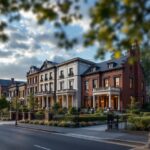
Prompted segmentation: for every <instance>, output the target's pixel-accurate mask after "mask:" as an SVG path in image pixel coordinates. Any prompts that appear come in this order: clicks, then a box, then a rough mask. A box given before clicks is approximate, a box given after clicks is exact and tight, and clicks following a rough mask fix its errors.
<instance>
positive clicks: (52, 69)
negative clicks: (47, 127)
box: [0, 45, 146, 110]
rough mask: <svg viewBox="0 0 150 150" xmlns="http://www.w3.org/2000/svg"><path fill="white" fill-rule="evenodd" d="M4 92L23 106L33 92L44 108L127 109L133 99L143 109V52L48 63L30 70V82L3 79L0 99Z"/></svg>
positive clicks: (136, 48) (133, 48)
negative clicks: (106, 59) (114, 57)
mask: <svg viewBox="0 0 150 150" xmlns="http://www.w3.org/2000/svg"><path fill="white" fill-rule="evenodd" d="M130 57H132V58H133V57H134V58H135V59H136V61H135V63H134V64H132V65H131V64H129V63H128V60H129V59H130ZM4 83H5V84H4ZM6 83H7V84H6ZM2 85H3V86H2ZM2 93H3V95H4V96H6V97H8V99H9V100H13V99H15V98H16V96H17V97H18V98H19V100H20V101H21V102H22V103H23V104H27V99H28V97H29V96H30V94H31V93H32V94H33V95H34V98H35V101H36V103H37V104H38V107H39V108H42V109H49V108H51V107H52V106H53V105H54V103H55V102H58V103H59V105H60V106H61V107H66V108H69V107H76V108H99V107H100V108H108V107H111V108H112V109H115V110H124V109H126V108H127V107H128V106H129V104H130V103H131V99H132V97H134V98H135V99H136V100H137V101H138V102H139V104H141V106H142V104H144V103H145V100H146V89H145V81H144V73H143V69H142V66H141V62H140V51H139V49H138V46H137V45H136V46H134V47H132V49H131V50H130V51H129V52H128V54H127V55H126V56H123V57H121V58H119V59H112V60H109V61H104V62H101V63H95V62H92V61H88V60H85V59H82V58H74V59H71V60H68V61H65V62H62V63H56V62H52V61H48V60H46V61H44V62H43V64H42V66H41V67H40V68H38V67H36V66H31V67H30V69H29V71H28V72H27V83H25V82H22V81H14V79H12V80H9V81H7V82H6V81H3V80H0V96H1V95H2Z"/></svg>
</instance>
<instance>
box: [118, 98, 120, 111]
mask: <svg viewBox="0 0 150 150" xmlns="http://www.w3.org/2000/svg"><path fill="white" fill-rule="evenodd" d="M118 110H120V95H118Z"/></svg>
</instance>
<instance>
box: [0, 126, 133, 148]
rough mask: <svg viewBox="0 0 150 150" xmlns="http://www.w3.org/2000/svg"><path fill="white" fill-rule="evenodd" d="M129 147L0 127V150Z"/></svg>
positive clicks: (50, 133)
mask: <svg viewBox="0 0 150 150" xmlns="http://www.w3.org/2000/svg"><path fill="white" fill-rule="evenodd" d="M129 149H131V147H129V146H122V145H116V144H111V143H106V142H103V141H92V140H86V139H80V138H75V137H71V136H66V135H65V134H64V135H63V134H59V133H55V132H43V131H36V130H30V129H26V128H19V127H15V126H12V125H11V126H10V125H6V124H5V125H0V150H129Z"/></svg>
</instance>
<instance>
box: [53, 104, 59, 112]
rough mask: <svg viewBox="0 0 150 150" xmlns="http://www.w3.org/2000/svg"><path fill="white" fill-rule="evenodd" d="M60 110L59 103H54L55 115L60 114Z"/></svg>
mask: <svg viewBox="0 0 150 150" xmlns="http://www.w3.org/2000/svg"><path fill="white" fill-rule="evenodd" d="M59 108H60V105H59V103H54V105H53V111H54V113H58V109H59Z"/></svg>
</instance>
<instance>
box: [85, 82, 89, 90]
mask: <svg viewBox="0 0 150 150" xmlns="http://www.w3.org/2000/svg"><path fill="white" fill-rule="evenodd" d="M88 89H89V82H88V81H85V90H88Z"/></svg>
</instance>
